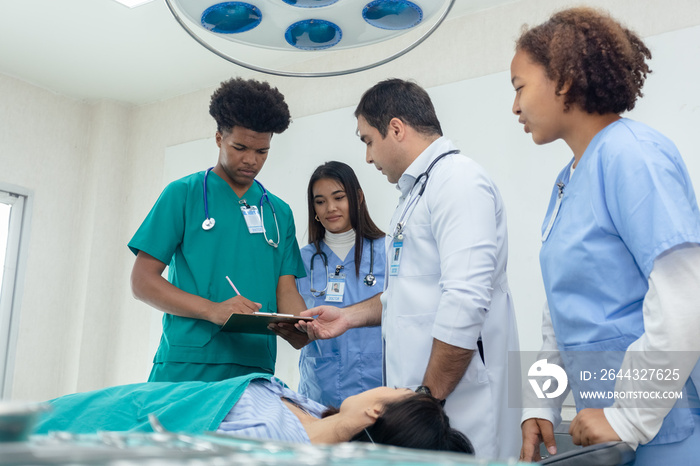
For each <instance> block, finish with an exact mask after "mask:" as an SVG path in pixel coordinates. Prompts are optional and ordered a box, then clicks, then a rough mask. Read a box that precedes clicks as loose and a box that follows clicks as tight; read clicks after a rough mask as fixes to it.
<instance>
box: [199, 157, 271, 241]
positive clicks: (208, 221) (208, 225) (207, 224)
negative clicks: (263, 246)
mask: <svg viewBox="0 0 700 466" xmlns="http://www.w3.org/2000/svg"><path fill="white" fill-rule="evenodd" d="M213 168H214V167H211V168H209V169H207V171H206V172H204V216H205V217H206V218H205V219H204V222H202V229H204V230H207V231H208V230H211V229H212V228H214V225H215V224H216V220H214V217H210V216H209V202H208V200H207V177H208V176H209V172H210V171H212V169H213ZM253 181H255V182H256V183H257V184H258V186H260V189H261V190H262V196H260V222H261V223H262V224H263V229H262V232H263V236H264V237H265V242H267V244H269V245H270V246H272V247H273V248H276V247H277V246H279V244H280V242H279V241H280V225H279V223H277V213H276V212H275V206H274V205H272V202H270V198H269V197H268V195H267V190H266V189H265V187H264V186H263V185H262V183H261V182H259V181H258V180H253ZM263 202H267V205H269V206H270V209H272V217H273V218H274V219H275V228H276V229H277V242H275V241H273V240H272V239H270V238H268V237H267V232H266V231H265V227H264V225H265V210H264V209H263ZM238 203H239V204H241V205H245V206H246V207H250V206H249V205H248V203H247V202H246V200H245V199H241V200H240V201H238Z"/></svg>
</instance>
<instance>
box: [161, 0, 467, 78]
mask: <svg viewBox="0 0 700 466" xmlns="http://www.w3.org/2000/svg"><path fill="white" fill-rule="evenodd" d="M455 1H456V0H410V1H409V0H247V1H227V2H217V1H216V0H166V4H167V6H168V8H169V9H170V12H171V13H172V14H173V16H174V18H175V19H176V20H177V22H178V23H179V24H180V26H181V27H182V28H183V29H184V30H185V31H186V32H187V33H188V34H189V35H190V36H191V37H192V38H193V39H195V40H196V41H197V42H198V43H199V44H200V45H202V46H204V47H205V48H207V49H208V50H210V51H211V52H213V53H215V54H216V55H218V56H220V57H222V58H224V59H226V60H228V61H230V62H232V63H234V64H236V65H239V66H243V67H246V68H249V69H252V70H255V71H260V72H263V73H269V74H275V75H281V76H295V77H318V76H336V75H343V74H349V73H354V72H358V71H363V70H366V69H370V68H373V67H375V66H379V65H382V64H384V63H387V62H389V61H391V60H393V59H395V58H398V57H400V56H402V55H404V54H405V53H407V52H409V51H410V50H412V49H413V48H415V47H417V46H418V45H419V44H420V43H421V42H423V41H424V40H425V39H427V38H428V36H430V35H431V34H432V33H433V32H434V31H435V30H436V29H437V28H438V26H439V25H440V24H441V23H442V22H443V20H444V19H445V17H446V16H447V14H448V13H449V11H450V9H451V8H452V5H453V4H454V3H455Z"/></svg>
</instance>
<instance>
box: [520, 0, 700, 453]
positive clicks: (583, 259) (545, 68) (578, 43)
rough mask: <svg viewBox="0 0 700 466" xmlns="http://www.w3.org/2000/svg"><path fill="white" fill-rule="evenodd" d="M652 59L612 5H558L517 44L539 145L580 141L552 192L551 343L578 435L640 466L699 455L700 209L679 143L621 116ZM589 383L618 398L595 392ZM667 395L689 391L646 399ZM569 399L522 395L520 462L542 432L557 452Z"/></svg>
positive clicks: (546, 270) (545, 229)
mask: <svg viewBox="0 0 700 466" xmlns="http://www.w3.org/2000/svg"><path fill="white" fill-rule="evenodd" d="M650 58H651V52H650V51H649V49H648V48H647V47H646V45H644V43H643V42H642V40H641V39H640V38H639V37H638V36H637V35H635V34H634V33H632V32H630V31H629V30H628V29H626V28H625V27H623V26H622V25H620V24H619V23H618V22H617V21H615V20H614V19H612V18H611V17H609V16H608V15H607V14H604V13H601V12H598V11H596V10H592V9H587V8H576V9H569V10H565V11H562V12H559V13H557V14H555V15H553V16H552V17H551V18H550V19H549V20H548V21H547V22H545V23H543V24H541V25H539V26H536V27H533V28H531V29H528V30H526V31H525V32H523V34H522V35H521V37H520V38H519V39H518V41H517V44H516V53H515V56H514V58H513V61H512V63H511V78H512V79H511V81H512V84H513V87H514V88H515V91H516V96H515V102H514V104H513V113H515V115H517V116H518V120H519V122H520V123H522V124H523V125H524V129H525V132H526V133H530V134H532V139H533V141H534V142H535V143H536V144H547V143H550V142H553V141H555V140H558V139H562V140H563V141H564V142H566V144H567V145H568V146H569V148H570V149H571V151H572V152H573V158H572V159H571V161H570V162H569V163H568V164H567V165H566V167H564V169H563V170H562V171H561V172H560V173H559V175H558V176H557V179H556V183H555V186H554V189H553V191H552V196H551V200H550V203H549V208H548V209H547V214H546V216H545V219H544V222H543V226H542V249H541V252H540V262H541V267H542V275H543V279H544V285H545V291H546V294H547V306H545V311H544V316H543V329H542V334H543V339H544V342H543V347H542V351H543V355H546V357H547V360H548V362H549V363H558V364H559V365H561V366H563V367H564V368H565V370H566V372H567V375H568V381H569V386H570V388H571V390H572V394H573V396H574V400H575V402H576V408H577V411H578V414H577V415H576V417H575V418H574V420H573V421H572V423H571V426H570V430H569V432H570V433H571V435H572V436H573V441H574V443H576V444H580V445H591V444H596V443H602V442H606V441H613V440H618V441H619V440H623V441H624V442H626V443H627V444H629V445H630V446H631V447H632V448H636V460H635V464H636V465H646V464H695V463H696V462H697V458H698V457H700V409H699V407H700V405H699V403H698V395H697V388H696V387H697V386H698V384H700V367H698V350H700V348H699V346H700V345H699V344H698V340H697V329H698V328H700V308H699V307H698V304H697V303H698V302H700V286H698V283H700V247H699V244H698V243H700V213H699V212H698V206H697V202H696V199H695V193H694V191H693V187H692V184H691V181H690V178H689V176H688V173H687V170H686V167H685V164H684V163H683V160H682V158H681V156H680V154H679V152H678V150H677V149H676V147H675V145H674V144H673V143H672V142H671V141H670V140H669V139H668V138H666V137H665V136H663V135H662V134H660V133H659V132H658V131H656V130H654V129H652V128H650V127H648V126H646V125H644V124H642V123H639V122H636V121H632V120H630V119H628V118H623V117H621V116H620V114H621V113H622V112H624V111H628V110H632V108H634V105H635V101H636V99H637V98H638V97H641V96H642V92H641V89H642V86H643V84H644V81H645V79H646V76H647V74H648V73H650V72H651V70H650V69H649V67H648V66H647V64H646V61H647V60H648V59H650ZM652 370H654V371H655V373H656V374H658V373H659V372H658V371H661V374H663V376H662V377H661V378H659V377H649V374H650V373H651V371H652ZM582 371H588V372H589V373H591V374H596V376H595V377H594V378H593V377H592V378H591V379H592V380H590V381H586V380H582V379H583V377H581V374H582V373H584V372H582ZM666 374H668V375H669V376H668V377H666ZM620 375H622V376H620ZM603 379H605V380H603ZM587 390H588V391H590V390H594V391H597V392H600V393H604V394H613V395H614V396H611V397H608V398H605V399H596V400H591V399H586V398H585V397H584V395H583V393H585V391H587ZM667 392H682V394H683V395H682V399H678V400H676V399H657V400H653V399H648V398H647V397H645V396H644V394H654V393H667ZM635 393H636V394H638V395H641V396H638V397H634V396H632V394H635ZM622 395H625V396H622ZM628 395H629V396H628ZM558 399H559V400H563V399H564V396H560V397H559V398H558ZM547 401H548V402H551V401H552V400H547ZM560 410H561V403H559V404H556V403H555V404H551V403H550V404H548V405H547V406H544V407H535V404H534V403H533V404H531V403H530V402H529V401H528V402H527V403H526V405H525V410H524V413H523V423H522V426H521V427H522V434H523V447H522V451H521V459H524V460H537V459H539V449H538V446H539V444H540V443H541V442H542V441H544V443H545V445H546V446H547V448H548V450H549V452H550V453H555V452H556V445H555V442H554V436H553V433H552V432H553V426H555V425H556V424H558V423H559V422H560V420H561V416H560Z"/></svg>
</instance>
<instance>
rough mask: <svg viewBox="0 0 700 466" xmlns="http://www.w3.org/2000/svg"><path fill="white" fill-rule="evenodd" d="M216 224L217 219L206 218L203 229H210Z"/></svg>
mask: <svg viewBox="0 0 700 466" xmlns="http://www.w3.org/2000/svg"><path fill="white" fill-rule="evenodd" d="M214 224H216V220H214V219H213V218H206V219H204V221H203V222H202V229H203V230H207V231H209V230H211V229H212V228H214Z"/></svg>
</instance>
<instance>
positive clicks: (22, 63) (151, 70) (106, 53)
mask: <svg viewBox="0 0 700 466" xmlns="http://www.w3.org/2000/svg"><path fill="white" fill-rule="evenodd" d="M512 1H514V0H496V1H494V0H457V1H456V3H455V6H454V7H453V9H452V11H451V12H450V15H449V16H448V18H447V19H448V20H449V19H450V18H454V17H457V16H462V15H465V14H469V13H472V12H474V11H477V10H483V9H485V8H487V7H493V6H495V5H497V4H503V3H510V2H512ZM212 3H215V2H214V1H212ZM0 73H3V74H6V75H9V76H12V77H15V78H19V79H21V80H24V81H27V82H30V83H32V84H34V85H37V86H40V87H43V88H45V89H49V90H51V91H53V92H56V93H59V94H63V95H66V96H69V97H72V98H76V99H84V100H101V99H108V100H116V101H121V102H127V103H132V104H136V105H139V104H144V103H149V102H154V101H159V100H164V99H168V98H170V97H174V96H177V95H182V94H187V93H189V92H193V91H196V90H199V89H204V88H209V87H213V86H215V85H217V84H218V83H219V82H220V81H222V80H224V79H227V78H229V77H231V76H232V75H246V74H250V72H248V71H247V70H246V69H244V68H241V67H238V66H236V65H233V64H231V63H229V62H228V61H226V60H224V59H222V58H220V57H218V56H216V55H214V54H213V53H212V52H210V51H208V50H206V49H205V48H204V47H202V46H201V45H199V44H197V43H196V42H195V41H194V40H193V39H192V38H191V37H190V36H189V35H187V34H186V33H185V32H184V30H182V29H181V28H180V26H179V25H178V24H177V22H176V21H175V19H174V18H173V16H172V15H171V14H170V11H169V10H168V8H167V5H166V4H165V0H155V1H153V2H151V3H147V4H145V5H142V6H139V7H136V8H133V9H129V8H127V7H125V6H123V5H120V4H117V3H116V2H114V1H112V0H0Z"/></svg>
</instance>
